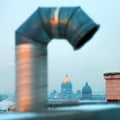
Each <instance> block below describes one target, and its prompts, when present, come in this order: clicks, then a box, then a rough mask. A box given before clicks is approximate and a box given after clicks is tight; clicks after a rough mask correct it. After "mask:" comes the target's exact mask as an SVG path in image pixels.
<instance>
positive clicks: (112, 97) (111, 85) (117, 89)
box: [104, 73, 120, 102]
mask: <svg viewBox="0 0 120 120" xmlns="http://www.w3.org/2000/svg"><path fill="white" fill-rule="evenodd" d="M104 79H105V80H106V100H107V102H120V73H105V74H104Z"/></svg>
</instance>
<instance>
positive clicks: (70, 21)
mask: <svg viewBox="0 0 120 120" xmlns="http://www.w3.org/2000/svg"><path fill="white" fill-rule="evenodd" d="M98 27H99V25H97V24H96V23H94V21H93V20H92V19H91V18H90V17H89V16H87V15H86V14H85V13H84V11H83V10H82V9H81V8H80V7H61V8H56V7H52V8H38V9H37V10H36V11H35V12H34V13H33V14H32V15H31V16H30V18H28V19H27V21H25V22H24V23H23V25H21V26H20V27H19V28H18V29H17V30H16V110H17V111H34V112H35V111H36V112H37V111H40V110H43V109H44V108H46V107H47V44H48V43H49V42H50V41H51V40H52V38H65V39H67V40H68V42H69V43H70V44H71V45H72V46H73V48H74V49H75V50H76V49H78V48H80V47H81V46H83V45H84V44H85V43H86V42H87V41H88V40H89V39H90V38H91V37H92V36H93V35H94V33H95V32H96V31H97V29H98Z"/></svg>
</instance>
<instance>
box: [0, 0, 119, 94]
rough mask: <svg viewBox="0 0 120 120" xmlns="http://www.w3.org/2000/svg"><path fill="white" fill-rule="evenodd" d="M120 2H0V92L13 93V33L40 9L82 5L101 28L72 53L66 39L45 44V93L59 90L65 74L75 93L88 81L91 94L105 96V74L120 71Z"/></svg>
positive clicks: (94, 0) (115, 0) (79, 0)
mask: <svg viewBox="0 0 120 120" xmlns="http://www.w3.org/2000/svg"><path fill="white" fill-rule="evenodd" d="M119 5H120V1H118V0H114V1H109V0H106V1H103V0H102V1H96V0H93V1H87V0H86V1H85V0H76V1H75V0H71V1H64V0H61V1H56V0H51V1H41V0H40V1H38V0H34V2H33V1H29V0H26V1H23V0H21V1H15V0H11V1H8V0H6V1H4V0H1V1H0V14H1V19H0V23H1V25H0V33H1V34H0V54H1V59H0V93H15V30H16V29H17V28H18V27H19V26H20V25H21V24H22V23H23V22H24V21H25V20H26V19H27V18H28V17H29V16H30V15H31V14H32V13H33V12H34V11H35V10H36V9H37V8H38V7H39V6H42V7H43V6H49V7H51V6H81V7H82V9H83V10H84V11H85V12H86V13H87V14H88V15H89V16H90V17H91V18H92V19H93V20H94V21H95V22H97V23H98V24H100V29H99V30H98V32H97V33H96V34H95V35H94V37H93V38H92V39H91V40H90V41H89V42H88V43H87V44H85V45H84V46H83V47H82V48H81V49H79V50H77V51H74V50H73V48H72V47H71V46H70V45H69V44H68V43H67V41H66V40H55V39H54V40H53V41H52V42H51V43H50V44H49V45H48V91H51V90H52V89H53V88H55V89H56V90H59V88H58V85H59V84H61V81H62V79H63V78H64V75H65V74H68V75H69V77H70V79H71V80H72V83H74V85H73V86H74V87H73V89H74V91H76V90H77V89H79V88H81V87H82V86H83V85H84V83H85V82H88V83H89V84H90V85H91V87H92V88H93V91H96V92H99V93H105V80H104V76H103V74H104V73H107V72H120V68H119V67H120V63H119V58H120V54H119V44H120V40H119V39H120V36H119V31H120V23H119V21H120V16H119V10H120V8H119Z"/></svg>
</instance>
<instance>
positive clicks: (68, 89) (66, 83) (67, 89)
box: [61, 75, 73, 98]
mask: <svg viewBox="0 0 120 120" xmlns="http://www.w3.org/2000/svg"><path fill="white" fill-rule="evenodd" d="M61 93H62V95H63V96H64V97H67V98H71V97H72V95H73V92H72V83H71V81H70V79H69V78H68V76H67V75H66V77H65V78H64V79H63V81H62V84H61Z"/></svg>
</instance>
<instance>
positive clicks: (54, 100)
mask: <svg viewBox="0 0 120 120" xmlns="http://www.w3.org/2000/svg"><path fill="white" fill-rule="evenodd" d="M86 100H87V101H89V102H93V101H105V95H98V94H97V95H93V94H92V88H91V87H90V85H89V84H88V83H87V82H86V84H85V85H84V86H83V88H82V92H81V90H77V91H76V92H75V93H74V92H73V90H72V83H71V80H70V79H69V78H68V76H67V75H66V76H65V78H64V79H63V80H62V83H61V92H57V91H56V90H53V91H52V92H51V93H50V96H49V98H48V104H77V103H80V102H84V101H85V102H86Z"/></svg>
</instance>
